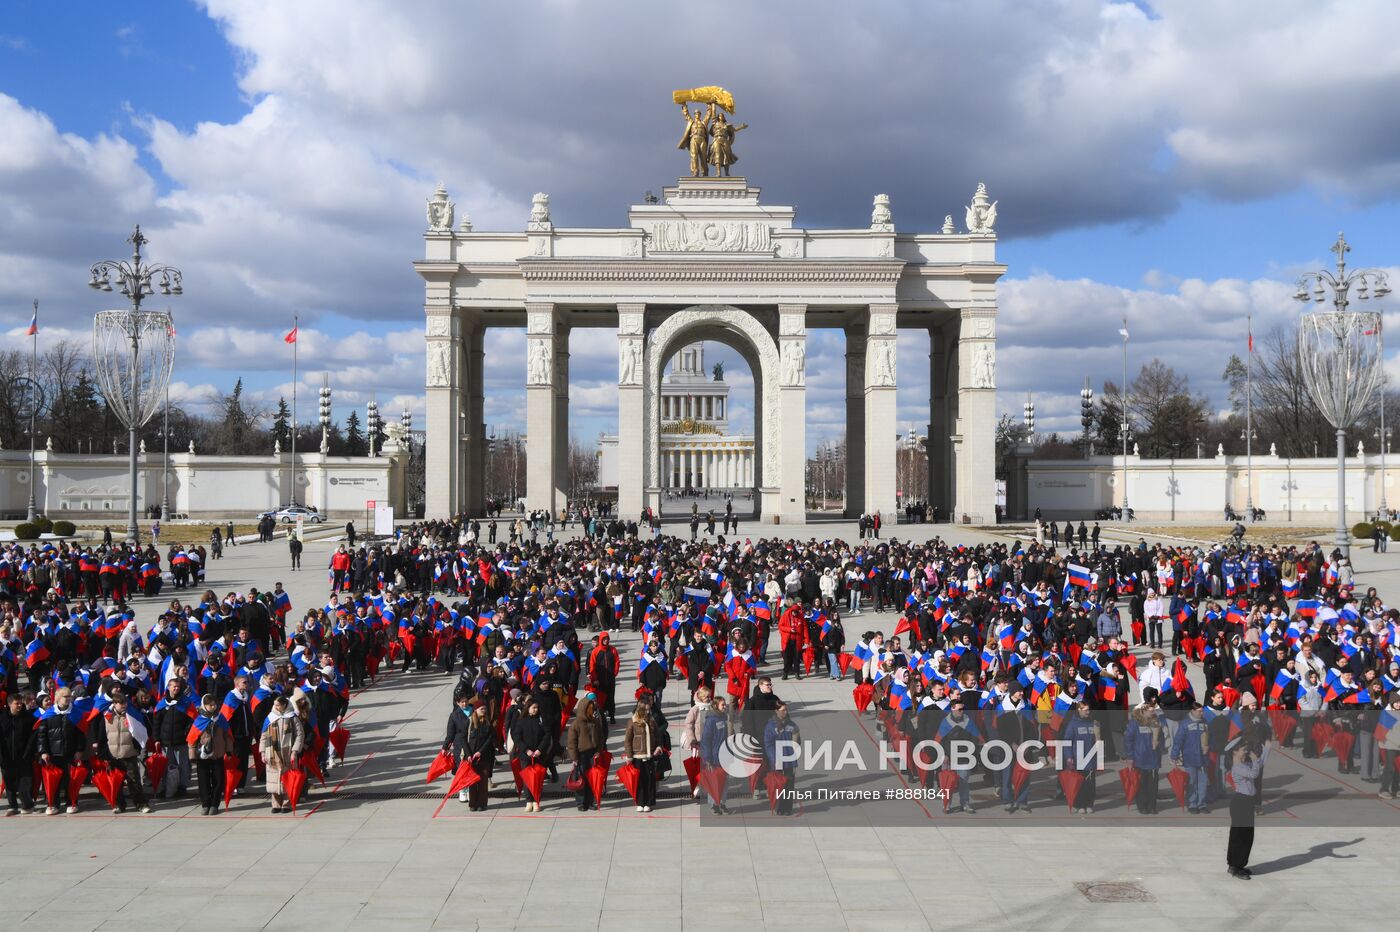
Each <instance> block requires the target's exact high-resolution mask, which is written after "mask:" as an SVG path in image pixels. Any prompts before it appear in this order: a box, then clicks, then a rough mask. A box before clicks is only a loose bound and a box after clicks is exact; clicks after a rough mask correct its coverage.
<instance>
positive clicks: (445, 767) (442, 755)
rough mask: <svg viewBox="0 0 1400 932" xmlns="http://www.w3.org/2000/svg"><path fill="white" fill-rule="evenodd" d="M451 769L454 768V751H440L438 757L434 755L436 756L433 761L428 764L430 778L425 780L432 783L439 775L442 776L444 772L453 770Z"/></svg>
mask: <svg viewBox="0 0 1400 932" xmlns="http://www.w3.org/2000/svg"><path fill="white" fill-rule="evenodd" d="M451 769H452V752H451V751H438V754H437V757H434V758H433V762H432V763H431V764H429V765H428V779H427V780H425V781H424V782H425V783H432V782H433V781H434V780H436V779H437V778H438V777H440V776H442V775H443V774H445V773H447V772H448V771H449V770H451Z"/></svg>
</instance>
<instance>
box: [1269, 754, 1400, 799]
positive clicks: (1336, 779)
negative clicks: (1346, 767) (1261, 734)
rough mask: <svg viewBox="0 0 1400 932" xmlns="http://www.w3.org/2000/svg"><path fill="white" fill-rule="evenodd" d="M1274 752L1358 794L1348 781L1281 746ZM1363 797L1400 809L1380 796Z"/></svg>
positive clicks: (1366, 794)
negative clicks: (1295, 755)
mask: <svg viewBox="0 0 1400 932" xmlns="http://www.w3.org/2000/svg"><path fill="white" fill-rule="evenodd" d="M1274 751H1275V752H1276V753H1278V754H1282V755H1283V756H1284V757H1286V758H1288V759H1289V760H1291V761H1293V763H1295V764H1298V765H1300V766H1303V767H1306V768H1308V769H1309V770H1311V771H1312V772H1313V773H1316V774H1320V775H1322V776H1324V777H1326V778H1327V779H1329V780H1331V781H1332V782H1333V783H1336V784H1338V785H1339V786H1344V787H1346V788H1347V789H1349V790H1351V791H1352V792H1357V789H1356V787H1354V786H1352V785H1351V784H1350V783H1348V782H1346V781H1345V780H1343V779H1342V778H1341V777H1339V776H1337V775H1336V774H1333V773H1328V772H1327V771H1325V770H1319V769H1318V768H1316V767H1314V766H1313V765H1312V764H1309V763H1308V762H1307V761H1306V760H1303V759H1302V758H1300V757H1294V756H1293V755H1292V754H1290V753H1288V752H1287V751H1285V750H1284V749H1283V748H1282V747H1281V746H1279V745H1275V746H1274ZM1362 795H1363V797H1364V798H1367V799H1371V798H1374V799H1375V801H1376V802H1378V803H1380V804H1381V805H1382V806H1389V807H1390V808H1391V809H1400V806H1397V805H1396V804H1395V803H1394V802H1391V801H1390V800H1386V799H1382V798H1381V797H1379V796H1376V797H1372V796H1371V795H1370V794H1369V793H1363V794H1362Z"/></svg>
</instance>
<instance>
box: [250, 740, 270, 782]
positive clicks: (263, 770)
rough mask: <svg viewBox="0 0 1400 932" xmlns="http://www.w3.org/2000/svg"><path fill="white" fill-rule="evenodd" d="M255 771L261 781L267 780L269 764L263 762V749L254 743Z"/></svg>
mask: <svg viewBox="0 0 1400 932" xmlns="http://www.w3.org/2000/svg"><path fill="white" fill-rule="evenodd" d="M253 769H254V770H256V771H257V774H258V779H259V780H263V781H266V780H267V762H266V761H264V760H263V756H262V748H261V747H260V746H259V745H258V743H257V742H254V743H253Z"/></svg>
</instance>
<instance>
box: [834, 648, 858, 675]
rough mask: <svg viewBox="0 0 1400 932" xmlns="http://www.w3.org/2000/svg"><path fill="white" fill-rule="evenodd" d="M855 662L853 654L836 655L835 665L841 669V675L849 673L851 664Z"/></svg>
mask: <svg viewBox="0 0 1400 932" xmlns="http://www.w3.org/2000/svg"><path fill="white" fill-rule="evenodd" d="M855 662H856V655H855V654H847V653H841V654H837V655H836V665H837V666H838V667H840V668H841V675H842V676H845V675H846V674H848V673H850V672H851V664H853V663H855Z"/></svg>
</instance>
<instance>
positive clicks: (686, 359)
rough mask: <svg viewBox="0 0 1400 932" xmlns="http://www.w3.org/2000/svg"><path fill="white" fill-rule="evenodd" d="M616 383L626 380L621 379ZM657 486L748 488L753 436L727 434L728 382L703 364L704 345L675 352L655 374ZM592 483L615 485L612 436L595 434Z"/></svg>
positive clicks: (752, 483) (752, 476)
mask: <svg viewBox="0 0 1400 932" xmlns="http://www.w3.org/2000/svg"><path fill="white" fill-rule="evenodd" d="M620 384H626V383H625V382H621V381H620ZM657 403H658V406H659V409H660V410H659V412H658V415H657V416H658V417H659V419H660V421H661V429H660V431H661V436H660V447H659V451H658V457H659V459H658V477H657V483H658V487H659V488H661V489H663V490H665V489H682V490H684V489H695V490H715V489H717V490H720V491H729V490H734V489H754V488H756V487H757V472H756V471H755V468H754V463H755V461H754V442H753V441H754V438H753V437H752V436H737V435H733V434H730V433H729V383H728V382H727V381H725V380H724V379H723V378H719V377H714V378H712V377H711V376H710V374H709V373H708V372H707V371H706V369H705V344H704V343H692V344H690V345H689V346H685V347H683V348H682V349H681V350H680V352H678V353H676V354H675V356H674V357H673V358H672V361H671V371H670V372H669V373H668V374H667V375H665V376H664V377H663V378H662V379H661V391H660V394H659V396H658V402H657ZM598 447H599V451H598V484H599V485H600V486H601V487H603V488H604V489H617V488H619V481H618V480H619V475H618V472H619V470H618V435H616V434H611V435H606V434H605V435H603V436H602V437H599V438H598Z"/></svg>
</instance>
